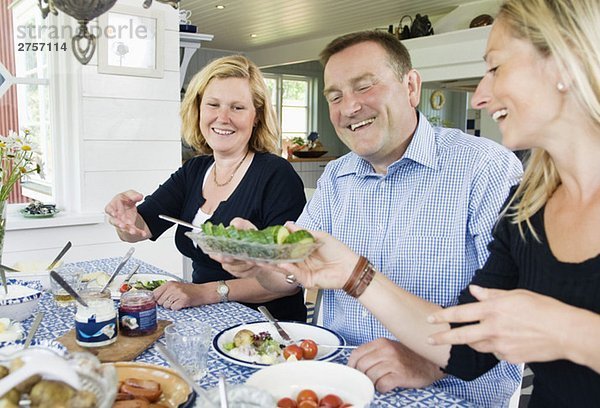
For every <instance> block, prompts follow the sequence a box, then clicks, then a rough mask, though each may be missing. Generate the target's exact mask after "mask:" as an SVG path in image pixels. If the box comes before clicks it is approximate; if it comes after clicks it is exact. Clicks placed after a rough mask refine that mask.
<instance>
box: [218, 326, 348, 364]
mask: <svg viewBox="0 0 600 408" xmlns="http://www.w3.org/2000/svg"><path fill="white" fill-rule="evenodd" d="M279 324H280V325H281V327H282V328H283V329H284V330H285V331H286V332H287V333H288V334H289V335H290V337H291V338H292V340H293V341H294V342H295V343H294V344H292V345H289V346H286V344H285V341H284V340H283V339H282V338H281V336H279V334H278V333H277V330H276V329H275V328H274V327H273V325H272V324H270V323H269V322H263V321H260V322H252V323H242V324H238V325H236V326H232V327H229V328H227V329H225V330H223V331H221V332H220V333H219V334H217V335H216V336H215V337H214V339H213V348H214V349H215V351H216V352H217V354H219V355H220V356H221V357H223V358H224V359H225V360H228V361H229V362H232V363H235V364H239V365H242V366H245V367H251V368H263V367H267V366H270V365H273V364H278V363H283V362H286V361H290V360H291V361H297V360H321V361H327V360H332V359H334V358H336V357H337V356H338V355H339V354H340V353H341V352H342V349H341V347H343V346H344V345H345V344H346V340H344V338H343V337H342V336H340V335H339V334H337V333H335V332H334V331H332V330H329V329H326V328H324V327H321V326H315V325H312V324H308V323H300V322H279Z"/></svg>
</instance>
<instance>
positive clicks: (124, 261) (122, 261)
mask: <svg viewBox="0 0 600 408" xmlns="http://www.w3.org/2000/svg"><path fill="white" fill-rule="evenodd" d="M134 252H135V248H134V247H131V248H129V251H127V253H126V254H125V256H124V257H123V259H122V260H121V263H120V264H119V265H118V266H117V268H116V269H115V270H114V272H113V273H112V275H110V278H108V281H106V283H105V284H104V286H103V287H102V289H100V292H104V290H105V289H106V288H108V285H110V284H111V283H112V281H113V280H114V279H115V276H117V275H118V273H119V272H120V271H121V269H123V267H124V266H125V264H126V263H127V261H129V258H131V255H133V253H134Z"/></svg>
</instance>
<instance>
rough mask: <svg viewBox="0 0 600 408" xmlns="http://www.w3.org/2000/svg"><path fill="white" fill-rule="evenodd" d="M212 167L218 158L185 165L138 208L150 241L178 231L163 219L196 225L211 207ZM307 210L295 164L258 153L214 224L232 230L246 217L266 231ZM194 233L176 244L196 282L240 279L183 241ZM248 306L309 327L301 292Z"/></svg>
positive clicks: (181, 234) (178, 236) (177, 236)
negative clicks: (208, 179) (207, 179)
mask: <svg viewBox="0 0 600 408" xmlns="http://www.w3.org/2000/svg"><path fill="white" fill-rule="evenodd" d="M213 162H214V158H213V156H199V157H195V158H193V159H190V160H188V161H186V162H185V164H184V165H183V166H182V167H181V168H179V170H177V171H176V172H175V173H173V174H172V175H171V177H170V178H169V179H168V180H167V181H166V182H165V183H163V184H161V185H160V187H158V189H157V190H156V191H155V192H154V193H152V194H151V195H149V196H147V197H146V199H145V200H144V202H143V203H141V204H140V205H139V206H138V212H139V213H140V215H141V216H142V217H143V218H144V221H146V224H148V227H149V228H150V231H151V232H152V238H150V239H151V240H156V239H157V238H158V237H159V236H160V235H161V234H162V233H163V232H165V231H166V230H167V229H168V228H170V227H172V226H173V224H172V223H170V222H169V221H164V220H162V219H160V218H158V215H159V214H165V215H169V216H172V217H175V218H179V219H181V220H184V221H188V222H192V220H193V219H194V217H195V216H196V213H197V212H198V209H199V208H200V207H202V205H204V202H205V201H206V200H205V198H204V196H203V195H202V183H203V181H204V176H205V174H206V171H207V170H208V169H209V167H210V166H211V164H213ZM304 204H306V199H305V197H304V187H303V185H302V181H301V180H300V177H299V176H298V174H297V173H296V172H295V171H294V169H293V168H292V166H291V165H290V163H288V161H287V160H285V159H283V158H281V157H278V156H275V155H274V154H270V153H256V154H255V155H254V159H253V160H252V164H250V167H249V168H248V171H247V172H246V174H245V175H244V177H243V178H242V180H241V181H240V184H239V185H238V186H237V188H236V189H235V191H234V192H233V193H232V194H231V196H230V197H229V198H228V199H227V200H226V201H223V202H221V203H220V204H219V206H218V207H217V208H216V209H215V211H214V213H213V215H212V217H211V218H210V219H209V220H210V221H211V222H212V223H213V224H219V223H223V224H225V225H229V223H230V222H231V220H232V219H233V218H235V217H242V218H245V219H247V220H249V221H251V222H252V223H253V224H254V225H256V227H257V228H259V229H263V228H266V227H268V226H270V225H278V224H283V223H285V222H286V221H290V220H291V221H295V220H296V219H297V218H298V216H299V215H300V213H301V212H302V209H303V208H304ZM189 230H190V229H189V228H186V227H182V226H177V232H176V233H175V244H176V245H177V249H179V251H180V252H181V253H182V254H183V255H185V256H187V257H189V258H191V259H192V265H193V268H194V272H193V275H192V276H193V282H194V283H205V282H214V281H218V280H230V279H236V278H235V277H234V276H233V275H231V274H229V273H228V272H226V271H225V270H224V269H223V268H222V267H221V264H220V263H218V262H215V261H213V260H212V259H210V258H209V256H208V255H206V254H205V253H204V252H202V250H201V249H200V248H198V247H197V246H196V245H195V244H194V242H193V241H192V240H191V239H190V238H188V237H186V236H185V235H184V232H187V231H189ZM244 304H245V305H246V306H249V307H252V308H254V309H256V308H257V307H258V306H260V305H264V306H266V307H267V308H268V309H269V310H270V311H271V313H272V314H273V316H275V317H276V318H278V319H281V320H297V321H306V307H305V305H304V297H303V294H302V291H300V292H299V293H296V294H295V295H292V296H286V297H283V298H280V299H275V300H272V301H270V302H266V303H257V304H246V303H244Z"/></svg>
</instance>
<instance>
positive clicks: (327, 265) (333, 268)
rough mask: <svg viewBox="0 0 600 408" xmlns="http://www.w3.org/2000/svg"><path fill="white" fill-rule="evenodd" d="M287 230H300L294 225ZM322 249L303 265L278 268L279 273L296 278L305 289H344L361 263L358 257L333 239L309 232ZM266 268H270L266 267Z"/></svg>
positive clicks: (321, 233) (286, 265) (290, 225)
mask: <svg viewBox="0 0 600 408" xmlns="http://www.w3.org/2000/svg"><path fill="white" fill-rule="evenodd" d="M286 227H287V228H288V229H289V230H290V231H292V232H294V231H297V230H300V229H302V228H299V227H298V226H296V225H294V224H293V223H291V222H288V223H287V224H286ZM310 233H311V234H312V235H313V236H314V237H315V239H316V240H317V241H318V242H320V243H321V244H322V245H321V246H320V247H318V248H317V249H316V250H315V251H314V252H312V253H311V254H310V255H309V256H308V258H306V259H305V260H304V261H303V262H299V263H294V264H280V265H277V270H279V271H280V272H281V270H283V271H285V273H286V274H287V275H288V276H289V275H294V278H295V279H296V280H297V282H298V283H300V284H302V285H303V286H304V287H306V288H321V289H341V288H342V287H343V286H344V284H345V283H346V281H347V280H348V278H349V277H350V275H351V274H352V270H353V269H354V266H355V265H356V263H357V262H358V259H359V256H358V255H357V254H356V253H354V252H353V251H352V250H351V249H350V248H348V247H347V246H346V245H344V244H343V243H342V242H340V241H338V240H337V239H335V238H334V237H332V236H331V235H329V234H327V233H326V232H322V231H310ZM265 267H268V265H266V266H265Z"/></svg>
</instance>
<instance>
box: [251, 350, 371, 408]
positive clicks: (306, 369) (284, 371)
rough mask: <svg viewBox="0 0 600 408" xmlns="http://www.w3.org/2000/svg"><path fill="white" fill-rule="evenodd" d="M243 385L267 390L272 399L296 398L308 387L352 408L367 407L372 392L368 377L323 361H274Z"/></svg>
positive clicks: (346, 367)
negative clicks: (276, 362)
mask: <svg viewBox="0 0 600 408" xmlns="http://www.w3.org/2000/svg"><path fill="white" fill-rule="evenodd" d="M246 385H251V386H253V387H256V388H260V389H262V390H265V391H268V392H269V393H270V394H271V395H272V396H273V397H274V398H275V400H276V401H277V400H279V399H281V398H284V397H288V398H292V399H294V400H295V399H296V396H297V395H298V393H299V392H300V391H301V390H306V389H310V390H313V391H314V392H316V393H317V396H318V397H319V398H323V397H324V396H325V395H327V394H335V395H337V396H338V397H340V398H341V399H342V400H343V401H344V402H345V403H348V404H352V406H353V407H356V408H367V407H369V406H370V404H371V401H372V400H373V397H374V395H375V389H374V388H373V383H372V382H371V380H369V377H367V376H366V375H364V374H363V373H361V372H360V371H358V370H355V369H354V368H350V367H348V366H347V365H343V364H337V363H331V362H325V361H296V362H289V363H285V364H276V365H274V366H271V367H267V368H265V369H263V370H259V371H257V372H255V373H254V374H252V375H251V376H250V377H249V378H248V380H247V381H246Z"/></svg>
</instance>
